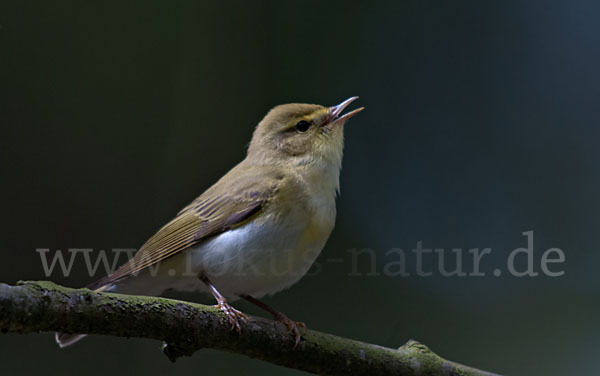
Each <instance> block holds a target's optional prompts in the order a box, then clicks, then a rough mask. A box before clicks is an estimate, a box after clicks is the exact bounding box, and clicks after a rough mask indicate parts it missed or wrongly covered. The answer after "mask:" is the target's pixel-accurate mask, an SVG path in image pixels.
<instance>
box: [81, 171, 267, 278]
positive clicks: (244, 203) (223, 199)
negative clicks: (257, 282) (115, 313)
mask: <svg viewBox="0 0 600 376" xmlns="http://www.w3.org/2000/svg"><path fill="white" fill-rule="evenodd" d="M225 183H227V182H225ZM217 184H218V183H217ZM234 185H235V184H234ZM276 188H277V179H266V181H265V180H263V181H262V182H255V183H254V184H252V183H250V184H244V185H242V186H241V187H240V189H238V190H237V192H235V191H236V190H235V189H233V191H234V192H235V193H234V194H231V193H229V194H225V195H215V194H211V193H212V192H214V191H218V190H216V189H209V190H208V191H207V192H205V193H204V194H203V195H202V196H200V197H198V198H197V199H196V200H195V201H193V202H192V203H191V204H189V205H188V206H186V207H185V208H184V209H183V210H181V211H180V212H179V213H178V214H177V216H176V217H175V218H174V219H173V220H171V221H170V222H169V223H167V224H166V225H165V226H163V227H162V228H161V229H160V230H159V231H158V232H157V233H156V234H155V235H154V236H152V237H151V238H150V239H148V241H147V242H146V243H144V245H143V246H142V247H141V248H140V250H139V251H138V252H137V253H136V254H135V256H134V257H133V258H131V259H130V260H129V261H128V262H126V263H125V264H123V265H122V266H121V267H119V268H118V269H117V270H116V271H115V272H114V273H113V274H111V275H108V276H106V277H104V278H102V279H100V280H98V281H96V282H94V283H92V284H91V285H89V286H88V288H90V289H99V288H101V287H103V286H106V285H109V284H112V283H114V282H117V281H119V280H121V279H123V278H126V277H129V276H131V275H135V274H137V273H139V272H140V271H142V270H144V269H146V268H148V267H150V266H152V265H155V264H157V263H159V262H161V261H163V260H165V259H167V258H169V257H171V256H173V255H175V254H177V253H179V252H181V251H183V250H185V249H187V248H190V247H193V246H195V245H197V244H199V243H201V242H202V241H204V240H205V239H207V238H209V237H211V236H214V235H218V234H220V233H222V232H224V231H227V230H229V229H231V228H234V227H236V226H239V225H241V224H243V223H245V221H247V220H248V219H250V218H252V217H253V216H255V215H256V214H258V213H259V212H260V211H261V209H262V208H263V207H264V206H265V204H266V203H267V202H268V201H269V200H270V198H271V197H272V195H273V194H274V192H275V191H276Z"/></svg>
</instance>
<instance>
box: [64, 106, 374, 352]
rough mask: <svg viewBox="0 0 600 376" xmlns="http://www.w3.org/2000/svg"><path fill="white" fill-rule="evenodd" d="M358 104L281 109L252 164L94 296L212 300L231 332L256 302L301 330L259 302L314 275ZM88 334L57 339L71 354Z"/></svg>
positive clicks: (263, 126)
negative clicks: (243, 308) (241, 303)
mask: <svg viewBox="0 0 600 376" xmlns="http://www.w3.org/2000/svg"><path fill="white" fill-rule="evenodd" d="M357 98H358V97H352V98H349V99H347V100H345V101H343V102H342V103H340V104H339V105H337V106H333V107H324V106H320V105H314V104H300V103H291V104H284V105H280V106H277V107H274V108H273V109H271V111H269V113H267V115H266V116H265V117H264V119H263V120H262V121H261V122H260V123H259V124H258V126H257V127H256V129H255V131H254V134H253V136H252V141H251V142H250V146H249V147H248V154H247V156H246V158H245V159H244V160H243V161H242V162H241V163H239V164H238V165H237V166H235V167H234V168H233V169H231V170H230V171H229V172H228V173H227V174H226V175H225V176H223V177H222V178H221V179H220V180H219V181H217V183H216V184H214V185H213V186H212V187H210V188H209V189H208V190H207V191H206V192H204V193H203V194H202V195H200V197H198V198H197V199H196V200H194V201H193V202H192V203H191V204H189V205H188V206H186V207H185V208H184V209H183V210H181V211H180V212H179V213H178V214H177V216H176V217H175V218H174V219H173V220H172V221H171V222H169V223H167V224H166V225H165V226H164V227H162V228H161V229H160V230H159V231H158V232H157V233H156V234H155V235H154V236H152V237H151V238H150V239H149V240H148V241H147V242H146V243H145V244H144V245H143V246H142V247H141V248H140V249H139V251H138V252H137V253H136V254H135V256H134V257H133V258H131V259H130V260H129V261H128V262H126V263H125V264H123V265H122V266H121V267H120V268H118V269H117V270H116V271H115V272H114V273H112V274H110V275H108V276H106V277H104V278H102V279H100V280H98V281H97V282H95V283H93V284H91V285H89V286H88V287H89V288H90V289H92V290H95V291H98V292H100V291H105V292H117V293H123V294H133V295H160V294H161V293H163V292H164V291H165V290H167V289H174V290H183V291H198V290H199V291H205V292H209V293H211V294H212V295H213V296H214V297H215V299H216V300H217V306H218V307H219V308H220V309H221V310H222V311H223V312H224V313H225V314H226V316H227V318H228V319H229V322H230V324H231V327H232V329H233V328H235V329H236V330H238V332H239V331H240V328H241V326H240V322H241V321H246V316H245V315H244V314H243V313H242V312H240V311H238V310H237V309H235V308H233V307H232V306H231V305H230V304H229V302H231V301H234V300H236V299H239V298H243V299H246V300H248V301H249V302H251V303H254V304H256V305H257V306H259V307H260V308H262V309H264V310H266V311H267V312H269V313H270V314H272V315H273V316H274V318H275V319H277V320H279V321H281V322H283V323H284V324H285V325H287V327H288V328H289V330H290V331H291V332H293V334H294V335H295V340H296V344H298V342H299V341H300V339H301V335H300V331H299V330H298V326H304V324H302V323H297V322H295V321H292V320H290V319H289V318H288V317H287V316H285V315H284V314H283V313H281V312H278V311H276V310H275V309H273V308H271V307H269V306H267V305H266V304H264V303H262V302H261V301H259V300H258V298H260V297H262V296H264V295H267V294H273V293H276V292H278V291H281V290H282V289H284V288H287V287H289V286H291V285H292V284H294V283H296V282H297V281H298V280H299V279H300V278H301V277H302V276H303V275H304V274H305V273H306V272H307V271H308V269H309V268H310V266H311V265H312V264H313V262H314V261H315V259H316V258H317V256H318V255H319V253H320V252H321V250H322V249H323V247H324V245H325V242H326V241H327V239H328V238H329V235H330V234H331V231H332V230H333V226H334V223H335V215H336V208H335V198H336V196H337V194H338V192H339V188H340V181H339V176H340V168H341V166H342V149H343V144H344V127H343V125H344V123H345V122H346V121H347V120H348V119H349V118H350V117H352V116H354V115H355V114H357V113H358V112H359V111H361V110H362V109H363V108H362V107H361V108H358V109H355V110H354V111H351V112H348V113H346V114H343V115H342V112H343V110H344V109H345V108H346V106H348V105H349V104H350V103H351V102H353V101H354V100H356V99H357ZM83 336H85V334H68V333H56V342H57V343H58V344H59V345H60V346H61V347H65V346H68V345H71V344H73V343H75V342H76V341H78V340H79V339H81V338H82V337H83Z"/></svg>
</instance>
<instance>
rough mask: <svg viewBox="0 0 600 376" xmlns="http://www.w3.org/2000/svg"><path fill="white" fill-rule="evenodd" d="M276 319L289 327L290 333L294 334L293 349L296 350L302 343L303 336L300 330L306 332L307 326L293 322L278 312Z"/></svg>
mask: <svg viewBox="0 0 600 376" xmlns="http://www.w3.org/2000/svg"><path fill="white" fill-rule="evenodd" d="M275 319H276V320H277V321H279V322H280V323H283V324H284V325H285V326H287V328H288V332H290V333H293V334H294V338H295V342H294V347H293V348H294V349H295V348H296V346H298V344H299V343H300V340H301V339H302V334H300V330H298V328H301V329H302V330H306V324H305V323H303V322H300V321H294V320H291V319H290V318H289V317H287V316H286V315H284V314H283V313H281V312H278V314H277V315H276V316H275Z"/></svg>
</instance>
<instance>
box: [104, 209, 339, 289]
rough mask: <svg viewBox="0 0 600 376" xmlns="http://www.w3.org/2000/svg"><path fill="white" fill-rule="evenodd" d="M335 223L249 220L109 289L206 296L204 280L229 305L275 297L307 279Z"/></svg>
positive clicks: (294, 220) (294, 219)
mask: <svg viewBox="0 0 600 376" xmlns="http://www.w3.org/2000/svg"><path fill="white" fill-rule="evenodd" d="M334 213H335V212H334ZM333 215H335V214H333ZM333 220H334V218H331V223H330V224H329V223H327V224H326V225H325V226H323V224H320V225H315V224H314V223H309V221H301V220H300V219H299V217H297V216H287V219H286V220H283V221H282V220H278V221H275V220H267V221H266V222H263V223H257V222H258V221H250V222H249V223H247V224H245V225H243V226H241V227H238V228H235V229H233V230H229V231H226V232H224V233H222V234H220V235H218V236H215V237H213V238H211V239H208V240H206V241H205V242H203V243H202V244H201V245H199V246H197V247H195V248H190V249H188V250H186V251H184V252H182V253H180V254H178V255H175V256H173V257H171V258H169V259H167V260H165V261H163V262H162V263H161V264H160V265H158V266H155V268H154V269H152V268H149V269H147V270H144V271H143V272H141V273H140V275H138V276H137V277H131V278H128V279H126V280H124V281H122V282H119V283H118V285H117V286H115V288H114V289H111V290H112V291H115V292H122V293H126V294H147V295H159V294H161V293H162V292H163V291H164V290H166V289H174V290H180V291H198V290H199V291H206V292H208V290H207V289H206V286H205V285H204V283H202V282H201V281H200V280H199V278H198V276H199V275H204V276H206V277H207V278H208V279H209V280H210V281H211V282H212V283H213V285H214V286H215V287H216V288H217V290H219V291H220V292H221V294H223V295H225V296H226V297H227V298H228V299H230V300H235V299H237V298H238V296H239V295H243V294H247V295H251V296H254V297H257V298H259V297H261V296H264V295H267V294H273V293H276V292H278V291H280V290H282V289H284V288H286V287H289V286H291V285H292V284H294V283H296V282H297V281H298V280H299V279H300V278H301V277H302V276H303V275H304V274H306V272H307V271H308V270H309V268H310V266H311V265H312V264H313V262H314V261H315V259H316V258H317V256H318V255H319V253H320V252H321V250H322V249H323V246H324V245H325V242H326V241H327V238H328V237H329V234H330V232H331V230H332V228H333ZM328 222H329V221H328Z"/></svg>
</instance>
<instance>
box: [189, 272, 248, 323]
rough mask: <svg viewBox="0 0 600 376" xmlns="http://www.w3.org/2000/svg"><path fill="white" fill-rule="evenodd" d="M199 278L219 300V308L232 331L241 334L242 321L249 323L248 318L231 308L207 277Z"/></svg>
mask: <svg viewBox="0 0 600 376" xmlns="http://www.w3.org/2000/svg"><path fill="white" fill-rule="evenodd" d="M199 278H200V280H201V281H202V282H204V284H205V285H206V286H207V287H208V289H209V290H210V292H211V294H212V295H213V296H214V297H215V299H216V300H217V308H219V309H220V310H221V311H223V313H225V316H227V319H228V320H229V323H230V324H231V329H232V330H233V329H235V330H236V331H237V332H238V333H241V332H242V327H241V326H240V321H243V322H247V321H248V318H247V317H246V315H244V314H243V313H242V312H240V311H238V310H237V309H235V308H233V307H232V306H230V305H229V303H227V299H226V298H225V297H224V296H223V295H221V293H220V292H219V290H217V288H216V287H215V286H214V285H213V284H212V283H211V282H210V280H209V279H208V278H206V277H205V276H200V277H199Z"/></svg>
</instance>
